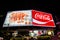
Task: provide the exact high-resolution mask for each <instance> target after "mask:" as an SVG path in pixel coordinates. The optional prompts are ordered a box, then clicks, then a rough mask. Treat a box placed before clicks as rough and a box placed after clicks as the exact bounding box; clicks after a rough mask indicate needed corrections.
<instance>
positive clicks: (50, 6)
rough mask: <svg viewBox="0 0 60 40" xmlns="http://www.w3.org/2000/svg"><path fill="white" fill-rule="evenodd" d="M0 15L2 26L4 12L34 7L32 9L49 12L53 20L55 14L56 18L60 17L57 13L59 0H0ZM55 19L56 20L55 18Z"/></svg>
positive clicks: (59, 7) (59, 6)
mask: <svg viewBox="0 0 60 40" xmlns="http://www.w3.org/2000/svg"><path fill="white" fill-rule="evenodd" d="M0 2H1V3H0V15H3V16H2V17H0V18H1V19H0V24H1V25H0V26H2V24H3V22H4V19H5V17H6V13H7V12H8V11H14V10H29V9H34V10H39V11H43V12H48V13H51V14H52V15H53V17H54V20H55V16H57V17H58V18H60V15H59V13H60V12H59V9H60V5H59V1H58V0H54V1H51V0H50V1H49V0H48V1H46V0H42V1H38V0H37V1H36V0H33V1H29V0H28V1H27V0H26V1H23V0H22V1H9V0H8V2H5V1H0ZM55 21H56V20H55Z"/></svg>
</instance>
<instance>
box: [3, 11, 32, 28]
mask: <svg viewBox="0 0 60 40" xmlns="http://www.w3.org/2000/svg"><path fill="white" fill-rule="evenodd" d="M31 25H32V17H31V10H27V11H25V10H24V11H12V12H8V13H7V16H6V19H5V22H4V24H3V27H11V26H31Z"/></svg>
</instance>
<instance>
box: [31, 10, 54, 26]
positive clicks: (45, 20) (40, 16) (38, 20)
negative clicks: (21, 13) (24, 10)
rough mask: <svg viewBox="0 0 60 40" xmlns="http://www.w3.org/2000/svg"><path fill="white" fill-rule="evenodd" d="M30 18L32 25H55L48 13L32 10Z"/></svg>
mask: <svg viewBox="0 0 60 40" xmlns="http://www.w3.org/2000/svg"><path fill="white" fill-rule="evenodd" d="M32 18H33V22H32V23H33V25H34V26H43V27H55V23H54V20H53V18H52V15H51V14H50V13H46V12H41V11H35V10H33V11H32Z"/></svg>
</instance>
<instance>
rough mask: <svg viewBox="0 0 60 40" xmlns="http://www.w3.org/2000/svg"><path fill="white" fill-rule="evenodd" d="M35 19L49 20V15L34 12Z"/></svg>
mask: <svg viewBox="0 0 60 40" xmlns="http://www.w3.org/2000/svg"><path fill="white" fill-rule="evenodd" d="M35 19H37V20H41V21H49V20H51V16H49V15H45V14H40V13H36V14H35Z"/></svg>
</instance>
